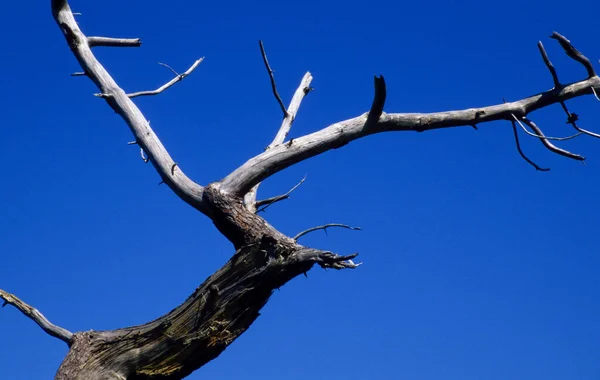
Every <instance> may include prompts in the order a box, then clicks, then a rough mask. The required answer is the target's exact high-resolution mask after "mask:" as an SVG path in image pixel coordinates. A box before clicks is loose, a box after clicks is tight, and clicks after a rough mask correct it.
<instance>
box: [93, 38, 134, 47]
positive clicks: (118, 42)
mask: <svg viewBox="0 0 600 380" xmlns="http://www.w3.org/2000/svg"><path fill="white" fill-rule="evenodd" d="M87 41H88V45H89V47H96V46H110V47H140V46H142V39H141V38H110V37H88V38H87Z"/></svg>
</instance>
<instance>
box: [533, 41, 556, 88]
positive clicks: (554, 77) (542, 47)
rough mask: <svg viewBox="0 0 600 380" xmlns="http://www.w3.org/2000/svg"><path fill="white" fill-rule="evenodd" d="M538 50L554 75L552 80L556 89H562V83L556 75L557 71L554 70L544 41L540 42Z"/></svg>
mask: <svg viewBox="0 0 600 380" xmlns="http://www.w3.org/2000/svg"><path fill="white" fill-rule="evenodd" d="M538 49H539V50H540V54H541V55H542V59H543V60H544V63H545V64H546V67H547V68H548V70H550V74H552V80H553V81H554V88H560V81H559V80H558V74H556V69H555V68H554V65H552V62H550V59H549V58H548V54H547V53H546V49H544V45H543V44H542V41H539V42H538Z"/></svg>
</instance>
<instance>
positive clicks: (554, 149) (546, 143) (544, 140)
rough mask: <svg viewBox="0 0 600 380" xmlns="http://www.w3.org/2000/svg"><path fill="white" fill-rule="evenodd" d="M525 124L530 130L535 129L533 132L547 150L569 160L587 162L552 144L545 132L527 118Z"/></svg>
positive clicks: (524, 120)
mask: <svg viewBox="0 0 600 380" xmlns="http://www.w3.org/2000/svg"><path fill="white" fill-rule="evenodd" d="M523 122H524V123H525V124H527V125H528V126H529V128H531V129H533V131H534V132H535V133H536V134H537V135H538V138H539V139H540V141H541V142H542V144H544V146H545V147H546V148H548V149H549V150H551V151H552V152H554V153H556V154H560V155H561V156H565V157H568V158H572V159H574V160H578V161H583V160H585V157H583V156H580V155H578V154H575V153H571V152H569V151H567V150H564V149H561V148H559V147H557V146H556V145H554V144H552V143H551V142H550V141H549V140H548V138H547V137H545V136H544V132H542V130H541V129H540V128H539V127H538V126H537V125H536V124H535V123H534V122H533V121H531V120H529V119H528V118H527V117H523Z"/></svg>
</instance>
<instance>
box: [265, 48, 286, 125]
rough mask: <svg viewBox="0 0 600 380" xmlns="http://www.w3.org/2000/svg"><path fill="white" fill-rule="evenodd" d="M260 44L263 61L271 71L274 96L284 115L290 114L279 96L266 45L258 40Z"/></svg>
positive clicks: (270, 76) (268, 70)
mask: <svg viewBox="0 0 600 380" xmlns="http://www.w3.org/2000/svg"><path fill="white" fill-rule="evenodd" d="M258 45H259V46H260V54H261V55H262V59H263V62H264V63H265V67H266V69H267V72H268V73H269V79H270V80H271V89H272V90H273V96H275V100H277V104H279V108H281V112H283V117H284V118H285V117H287V116H288V112H287V110H286V109H285V105H284V104H283V100H281V96H279V92H278V91H277V84H276V83H275V75H274V74H273V69H271V65H269V59H268V58H267V52H266V51H265V45H264V44H263V42H262V41H258Z"/></svg>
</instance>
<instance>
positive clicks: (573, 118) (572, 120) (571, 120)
mask: <svg viewBox="0 0 600 380" xmlns="http://www.w3.org/2000/svg"><path fill="white" fill-rule="evenodd" d="M560 105H561V106H562V109H563V111H565V113H566V114H567V124H571V125H572V126H573V128H575V130H576V131H578V132H581V133H583V134H586V135H588V136H592V137H595V138H600V135H599V134H597V133H594V132H590V131H588V130H586V129H583V128H580V127H579V126H578V125H577V120H579V116H578V115H577V114H576V113H571V112H569V109H568V108H567V104H566V103H565V102H560Z"/></svg>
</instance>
